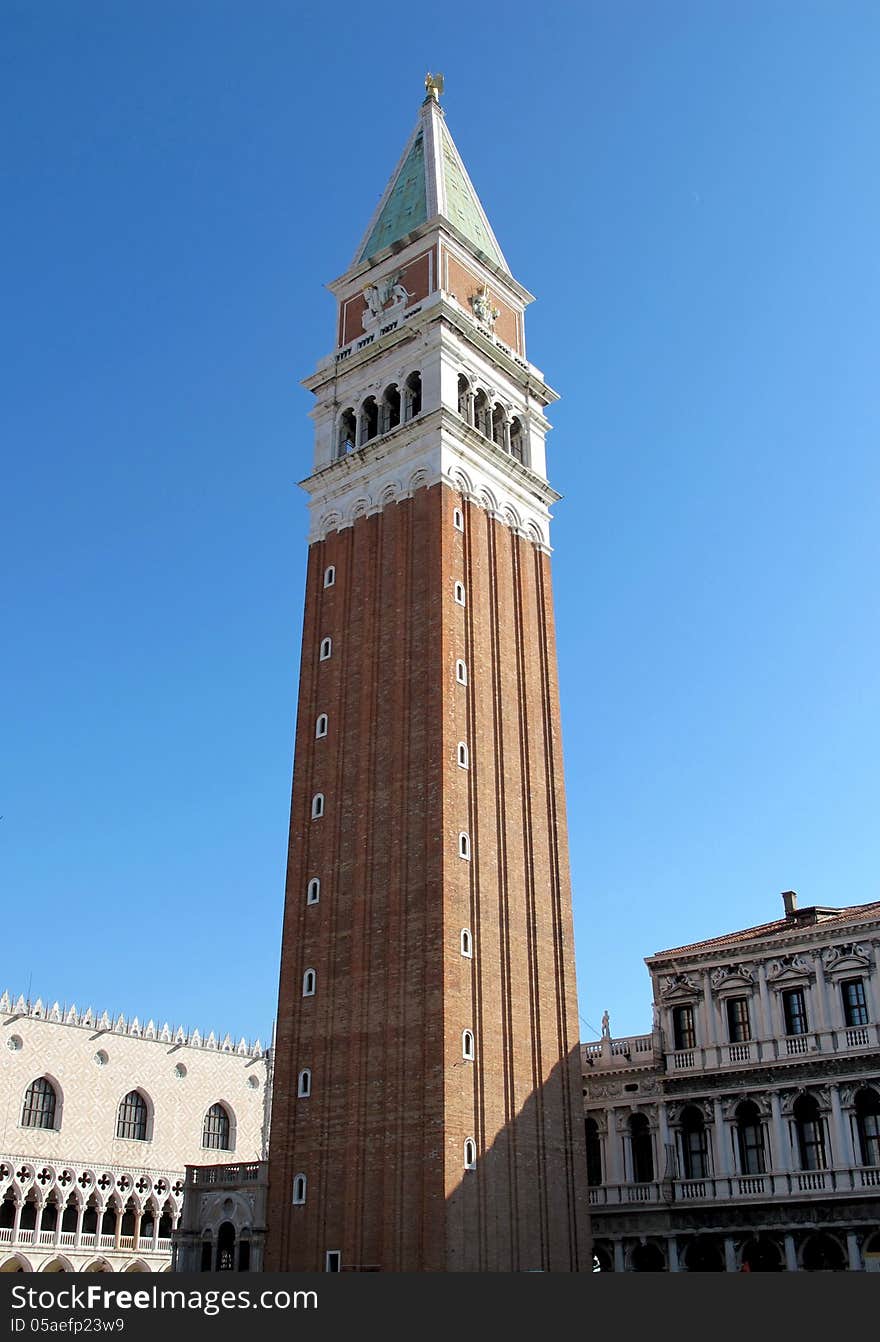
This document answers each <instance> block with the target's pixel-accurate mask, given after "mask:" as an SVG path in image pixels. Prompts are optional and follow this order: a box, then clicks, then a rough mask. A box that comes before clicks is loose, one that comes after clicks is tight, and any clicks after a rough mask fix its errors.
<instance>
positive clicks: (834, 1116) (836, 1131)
mask: <svg viewBox="0 0 880 1342" xmlns="http://www.w3.org/2000/svg"><path fill="white" fill-rule="evenodd" d="M828 1092H829V1094H830V1096H831V1140H832V1142H833V1149H832V1151H831V1159H830V1160H829V1161H828V1164H829V1165H830V1166H832V1167H835V1166H836V1167H844V1168H846V1169H848V1170H851V1169H852V1167H853V1165H854V1164H855V1160H854V1157H853V1149H852V1142H851V1141H850V1133H849V1122H848V1121H847V1119H846V1118H845V1116H844V1114H843V1112H842V1111H841V1107H840V1090H839V1089H838V1087H837V1086H834V1085H832V1086H829V1087H828Z"/></svg>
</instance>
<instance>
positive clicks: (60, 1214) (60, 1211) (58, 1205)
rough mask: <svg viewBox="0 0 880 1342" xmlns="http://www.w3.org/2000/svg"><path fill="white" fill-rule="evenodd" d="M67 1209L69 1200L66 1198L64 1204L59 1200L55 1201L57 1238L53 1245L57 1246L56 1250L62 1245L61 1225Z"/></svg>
mask: <svg viewBox="0 0 880 1342" xmlns="http://www.w3.org/2000/svg"><path fill="white" fill-rule="evenodd" d="M66 1208H67V1198H65V1199H64V1201H63V1202H60V1201H59V1200H58V1199H57V1198H56V1199H55V1238H54V1239H53V1241H52V1243H53V1244H54V1245H55V1248H56V1249H57V1248H58V1245H59V1244H60V1243H61V1225H62V1222H63V1221H64V1212H65V1210H66Z"/></svg>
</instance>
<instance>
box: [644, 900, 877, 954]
mask: <svg viewBox="0 0 880 1342" xmlns="http://www.w3.org/2000/svg"><path fill="white" fill-rule="evenodd" d="M810 912H812V910H811V909H800V910H799V914H800V915H801V916H800V918H776V919H775V920H774V921H773V922H772V923H761V924H760V925H759V926H758V927H746V928H743V929H742V931H740V932H726V933H725V934H724V935H723V936H720V937H710V938H709V939H708V940H707V941H694V942H691V944H690V945H688V946H673V947H672V948H671V949H670V950H666V951H655V952H654V954H653V955H650V956H648V959H649V960H656V959H658V958H659V957H660V956H669V955H685V954H687V953H689V952H691V951H707V950H713V949H715V948H716V947H718V948H719V949H720V948H721V947H723V946H735V945H737V944H739V943H740V942H743V941H759V940H761V939H762V938H763V937H772V936H776V935H778V934H779V933H780V932H794V931H803V930H806V929H807V928H810V927H820V926H821V927H824V926H827V925H828V924H831V923H839V922H846V921H847V920H851V919H854V918H859V916H861V917H862V918H864V919H869V918H876V917H877V916H878V915H880V900H875V901H874V903H872V904H851V905H849V906H848V907H847V908H845V909H834V910H827V911H825V910H819V914H820V916H819V917H818V918H817V919H816V921H815V922H809V921H807V920H806V918H805V917H804V915H806V914H808V913H810Z"/></svg>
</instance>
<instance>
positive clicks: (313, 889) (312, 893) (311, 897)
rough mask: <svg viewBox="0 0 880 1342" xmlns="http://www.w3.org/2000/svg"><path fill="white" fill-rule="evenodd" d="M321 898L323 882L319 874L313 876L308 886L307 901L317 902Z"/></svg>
mask: <svg viewBox="0 0 880 1342" xmlns="http://www.w3.org/2000/svg"><path fill="white" fill-rule="evenodd" d="M320 898H321V882H320V880H319V879H318V877H317V876H313V877H312V879H311V880H310V881H309V883H308V885H307V886H306V903H307V904H317V902H318V900H319V899H320Z"/></svg>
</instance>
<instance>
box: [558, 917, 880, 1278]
mask: <svg viewBox="0 0 880 1342" xmlns="http://www.w3.org/2000/svg"><path fill="white" fill-rule="evenodd" d="M783 900H784V907H785V916H784V917H783V918H780V919H777V920H776V921H774V922H771V923H767V924H764V925H763V926H761V927H753V928H748V929H746V930H744V931H740V932H732V933H729V934H728V935H726V936H721V937H716V938H714V939H712V940H710V941H703V942H698V943H696V944H695V945H691V946H684V947H679V948H677V949H675V950H669V951H662V952H660V953H658V954H656V955H653V956H651V957H649V958H648V960H647V961H646V964H647V966H648V969H649V972H650V974H651V979H652V983H653V988H654V1030H653V1032H652V1033H651V1034H647V1035H643V1036H638V1037H634V1038H627V1039H612V1038H611V1035H610V1030H609V1028H608V1021H607V1014H606V1018H605V1021H604V1022H603V1037H602V1038H601V1039H600V1040H597V1041H595V1042H592V1043H588V1044H585V1045H583V1046H582V1057H583V1064H584V1066H583V1071H584V1112H585V1123H586V1136H587V1161H588V1173H589V1182H590V1203H591V1219H592V1226H593V1235H594V1243H595V1250H596V1254H597V1256H598V1258H599V1261H600V1264H601V1266H602V1269H603V1270H605V1271H618V1272H620V1271H664V1270H668V1271H725V1270H726V1271H728V1272H731V1271H739V1270H743V1269H744V1265H746V1266H745V1270H750V1271H782V1270H788V1271H792V1272H793V1271H815V1270H826V1271H827V1270H840V1271H843V1270H851V1271H860V1270H862V1269H869V1270H877V1269H878V1268H880V1038H878V1021H880V976H878V970H877V963H878V950H880V902H875V903H872V904H862V905H857V906H854V907H850V908H844V909H830V908H808V909H798V907H797V897H796V895H795V894H794V892H793V891H787V892H786V893H785V894H784V896H783Z"/></svg>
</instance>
